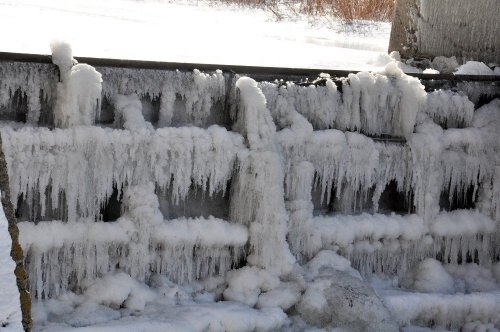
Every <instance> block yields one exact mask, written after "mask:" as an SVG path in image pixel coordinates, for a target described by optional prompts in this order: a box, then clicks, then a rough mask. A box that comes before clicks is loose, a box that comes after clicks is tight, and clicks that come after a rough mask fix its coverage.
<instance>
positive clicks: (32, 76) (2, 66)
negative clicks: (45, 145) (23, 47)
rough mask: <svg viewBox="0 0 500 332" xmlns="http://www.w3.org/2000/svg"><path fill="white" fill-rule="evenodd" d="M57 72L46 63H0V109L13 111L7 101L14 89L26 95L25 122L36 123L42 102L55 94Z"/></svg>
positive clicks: (52, 98)
mask: <svg viewBox="0 0 500 332" xmlns="http://www.w3.org/2000/svg"><path fill="white" fill-rule="evenodd" d="M56 82H57V73H56V71H55V70H53V68H51V66H50V65H48V64H33V63H29V64H28V63H22V62H1V63H0V109H2V112H8V111H11V112H12V111H14V110H12V109H10V107H9V102H10V100H11V98H12V97H13V96H14V94H15V93H16V91H20V93H21V96H26V98H27V104H28V105H27V107H28V113H27V115H26V122H27V123H30V124H33V125H37V124H38V122H39V120H40V111H41V108H42V102H47V103H50V102H52V101H53V100H54V99H55V95H56Z"/></svg>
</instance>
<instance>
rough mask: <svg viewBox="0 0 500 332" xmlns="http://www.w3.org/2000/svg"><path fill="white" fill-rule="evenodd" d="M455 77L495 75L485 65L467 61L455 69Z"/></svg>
mask: <svg viewBox="0 0 500 332" xmlns="http://www.w3.org/2000/svg"><path fill="white" fill-rule="evenodd" d="M454 74H455V75H495V73H494V72H493V70H491V69H490V68H489V67H488V66H487V65H485V64H484V63H482V62H478V61H467V62H466V63H465V64H463V65H461V66H460V67H458V68H457V70H456V71H455V73H454Z"/></svg>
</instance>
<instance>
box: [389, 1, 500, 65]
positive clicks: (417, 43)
mask: <svg viewBox="0 0 500 332" xmlns="http://www.w3.org/2000/svg"><path fill="white" fill-rule="evenodd" d="M499 13H500V1H499V0H396V6H395V16H394V20H393V25H392V32H391V40H390V44H389V51H399V52H400V53H401V55H402V56H403V57H405V58H408V57H414V56H418V57H428V58H433V57H435V56H438V55H444V56H456V57H457V58H459V60H462V61H465V60H479V61H483V62H486V63H497V64H500V18H499V15H500V14H499Z"/></svg>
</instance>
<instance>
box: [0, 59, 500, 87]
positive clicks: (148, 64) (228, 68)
mask: <svg viewBox="0 0 500 332" xmlns="http://www.w3.org/2000/svg"><path fill="white" fill-rule="evenodd" d="M75 59H76V60H77V61H78V62H81V63H87V64H89V65H92V66H99V67H120V68H135V69H157V70H181V71H192V70H194V69H199V70H201V71H215V70H217V69H219V70H222V71H223V72H229V73H235V74H248V75H257V76H261V78H264V77H269V78H270V79H271V78H272V79H274V78H279V77H286V76H297V77H304V78H306V77H307V78H311V79H314V78H317V77H318V76H319V74H321V73H327V74H330V76H332V77H347V76H348V75H349V74H352V73H358V72H359V70H337V69H332V70H330V69H310V68H285V67H258V66H238V65H224V64H206V63H184V62H160V61H143V60H125V59H107V58H90V57H75ZM0 61H17V62H35V63H52V60H51V56H50V55H43V54H28V53H11V52H0ZM407 75H409V76H413V77H417V78H419V79H422V80H445V81H452V82H461V81H467V82H477V81H480V82H494V81H500V76H498V75H453V74H421V73H407Z"/></svg>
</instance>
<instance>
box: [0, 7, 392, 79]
mask: <svg viewBox="0 0 500 332" xmlns="http://www.w3.org/2000/svg"><path fill="white" fill-rule="evenodd" d="M287 13H288V14H290V16H292V17H291V18H289V19H287V18H285V19H284V21H281V22H280V21H277V20H276V17H275V16H274V14H272V12H271V11H265V10H262V9H256V8H241V7H238V6H234V7H231V6H230V7H227V6H218V5H214V4H213V3H211V2H200V1H196V2H193V1H184V2H175V3H171V2H167V1H131V0H112V1H106V2H105V3H103V2H102V1H98V0H73V1H60V0H48V1H44V2H43V3H40V2H39V1H34V0H16V1H12V0H8V1H6V2H3V3H2V4H1V5H0V29H1V30H2V31H9V29H10V27H12V26H18V27H20V28H19V29H18V30H17V31H16V34H15V36H14V34H4V35H3V36H2V51H10V52H26V53H41V54H48V53H49V49H48V47H47V45H49V42H50V41H51V40H53V39H59V40H71V42H72V46H73V56H92V57H103V58H119V59H136V60H153V61H171V62H191V63H222V64H228V65H260V66H279V67H299V68H301V67H304V68H329V69H340V68H342V69H359V70H368V69H369V68H372V67H373V65H369V64H367V62H368V61H369V60H370V59H372V58H374V57H376V56H377V55H378V54H379V53H380V52H384V53H385V52H386V50H387V48H388V43H389V34H390V23H387V22H384V23H374V22H365V21H362V22H359V23H356V24H354V26H345V25H344V24H342V22H341V21H340V20H339V21H337V20H329V19H324V20H320V21H319V22H316V24H311V23H310V20H309V19H308V18H307V17H303V16H294V15H293V14H292V13H289V12H287ZM286 16H287V15H285V17H286ZM188 22H196V24H190V23H188ZM34 26H36V27H37V28H36V29H33V28H32V27H34ZM62 26H63V27H64V29H62V28H61V27H62ZM249 27H251V29H250V28H249ZM332 31H333V32H334V33H333V34H332ZM158 34H161V41H160V40H159V39H158V36H159V35H158ZM221 36H223V39H224V40H227V41H229V40H230V41H231V42H230V43H228V42H222V41H221ZM263 50H265V52H263ZM283 54H286V56H283Z"/></svg>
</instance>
